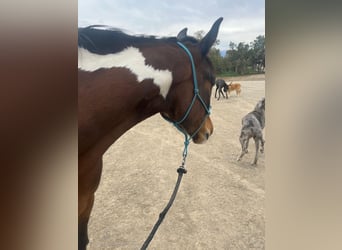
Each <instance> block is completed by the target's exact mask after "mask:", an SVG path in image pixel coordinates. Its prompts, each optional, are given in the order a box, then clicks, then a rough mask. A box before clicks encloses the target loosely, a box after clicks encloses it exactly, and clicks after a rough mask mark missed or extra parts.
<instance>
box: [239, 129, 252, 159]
mask: <svg viewBox="0 0 342 250" xmlns="http://www.w3.org/2000/svg"><path fill="white" fill-rule="evenodd" d="M248 141H249V139H248V138H247V137H245V136H243V135H241V136H240V144H241V154H240V156H239V157H238V158H237V161H240V160H241V159H242V157H243V156H244V155H245V154H246V153H247V152H248V150H247V147H248Z"/></svg>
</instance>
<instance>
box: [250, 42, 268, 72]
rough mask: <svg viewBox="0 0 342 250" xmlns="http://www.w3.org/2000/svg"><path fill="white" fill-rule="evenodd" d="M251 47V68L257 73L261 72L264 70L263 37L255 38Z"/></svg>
mask: <svg viewBox="0 0 342 250" xmlns="http://www.w3.org/2000/svg"><path fill="white" fill-rule="evenodd" d="M251 46H252V50H253V57H252V63H253V67H254V69H255V70H256V71H258V72H260V71H263V70H264V68H265V36H257V38H256V39H255V40H254V42H253V43H252V44H251Z"/></svg>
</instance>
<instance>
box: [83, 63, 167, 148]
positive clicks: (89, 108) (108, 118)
mask: <svg viewBox="0 0 342 250" xmlns="http://www.w3.org/2000/svg"><path fill="white" fill-rule="evenodd" d="M120 70H124V69H120ZM87 74H88V75H87ZM89 74H92V73H82V72H81V73H80V74H79V78H82V77H85V78H88V79H92V78H91V77H89ZM124 74H125V73H124V72H120V74H118V72H116V73H115V72H108V74H103V79H97V80H98V81H97V82H92V81H91V80H82V79H79V81H80V82H83V83H82V85H80V86H79V91H80V94H79V143H80V146H81V147H80V151H82V150H85V149H88V148H89V147H92V146H93V144H94V143H99V144H100V145H99V146H100V148H101V150H102V151H105V150H106V149H107V148H108V147H109V146H110V145H111V144H112V143H113V142H115V141H116V140H117V139H118V138H119V137H120V136H121V135H122V134H124V133H125V132H126V131H127V130H129V129H130V128H132V127H133V126H135V125H136V124H137V123H139V122H140V121H143V120H144V119H146V118H148V117H150V116H152V115H154V114H156V113H158V112H160V111H162V110H163V109H164V108H165V107H164V105H165V101H164V98H163V96H162V95H160V90H159V87H158V86H156V85H155V84H153V82H152V80H144V81H142V82H140V83H137V82H136V79H135V77H133V76H132V77H129V78H128V79H127V80H123V79H116V81H115V82H114V83H113V80H111V79H113V76H114V75H116V76H117V75H124ZM82 75H83V76H82ZM86 75H87V77H86ZM126 75H127V72H126ZM114 79H115V78H114ZM83 109H84V110H83ZM85 109H86V110H85ZM83 145H84V146H83ZM82 147H83V149H82Z"/></svg>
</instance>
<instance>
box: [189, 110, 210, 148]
mask: <svg viewBox="0 0 342 250" xmlns="http://www.w3.org/2000/svg"><path fill="white" fill-rule="evenodd" d="M213 131H214V126H213V123H212V122H211V119H210V117H209V116H208V117H207V118H206V119H205V121H204V123H203V126H202V127H201V128H200V130H199V131H198V133H197V134H196V135H195V136H194V137H193V139H192V140H193V142H194V143H196V144H201V143H205V142H206V141H207V140H208V139H209V137H210V136H211V135H212V133H213Z"/></svg>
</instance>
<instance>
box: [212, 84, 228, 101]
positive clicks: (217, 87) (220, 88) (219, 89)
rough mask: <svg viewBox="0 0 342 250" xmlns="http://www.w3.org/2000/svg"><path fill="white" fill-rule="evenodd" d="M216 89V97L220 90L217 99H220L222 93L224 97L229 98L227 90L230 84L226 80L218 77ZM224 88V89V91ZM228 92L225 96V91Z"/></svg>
mask: <svg viewBox="0 0 342 250" xmlns="http://www.w3.org/2000/svg"><path fill="white" fill-rule="evenodd" d="M215 84H216V90H215V98H216V94H217V91H218V92H219V96H218V98H217V100H220V97H221V94H222V96H223V98H226V99H228V94H227V91H228V85H227V83H226V82H225V80H223V79H217V80H216V82H215ZM222 89H223V91H222ZM223 92H224V93H226V96H224V93H223Z"/></svg>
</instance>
